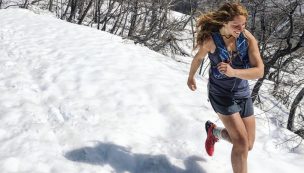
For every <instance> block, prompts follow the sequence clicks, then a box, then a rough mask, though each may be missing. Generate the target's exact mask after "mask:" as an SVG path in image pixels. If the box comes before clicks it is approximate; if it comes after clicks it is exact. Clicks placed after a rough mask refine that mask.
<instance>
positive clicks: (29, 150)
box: [0, 9, 304, 173]
mask: <svg viewBox="0 0 304 173" xmlns="http://www.w3.org/2000/svg"><path fill="white" fill-rule="evenodd" d="M0 55H1V56H0V71H1V72H0V93H1V94H0V144H1V145H0V170H1V172H3V173H13V172H18V173H23V172H29V173H62V172H69V173H78V172H79V173H80V172H81V173H93V172H98V173H100V172H130V173H146V172H155V173H181V172H183V173H186V172H187V173H214V172H217V173H224V172H232V170H231V167H230V149H231V144H228V143H227V142H225V141H221V142H219V143H218V144H217V145H216V151H215V155H214V156H213V157H208V156H207V154H206V153H205V151H204V139H205V137H206V134H205V132H204V131H203V124H204V122H205V121H206V120H208V119H210V120H212V121H215V122H216V123H217V124H218V125H220V126H221V123H220V121H219V120H218V118H217V116H216V114H215V113H214V112H213V110H212V109H211V106H210V104H209V103H208V101H207V94H206V93H207V89H206V83H207V79H206V78H198V81H197V82H198V86H199V89H198V91H196V92H192V91H190V90H189V89H188V88H187V86H186V80H187V75H188V69H189V65H187V64H182V63H178V62H175V61H173V60H171V59H170V58H168V57H165V56H163V55H161V54H158V53H155V52H153V51H151V50H149V49H147V48H145V47H142V46H140V45H134V44H133V43H132V41H129V40H123V39H121V38H120V37H117V36H114V35H111V34H108V33H105V32H101V31H98V30H95V29H91V28H88V27H85V26H79V25H75V24H71V23H67V22H65V21H61V20H58V19H55V18H52V17H50V16H43V15H36V14H34V13H32V12H30V11H27V10H21V9H7V10H0ZM256 112H257V113H261V111H259V110H258V109H256ZM260 116H262V114H261V115H260ZM263 116H266V115H264V114H263ZM263 120H264V119H263V118H261V117H258V122H257V126H258V129H257V139H256V144H255V148H254V149H253V150H252V151H251V152H250V156H249V172H267V173H287V172H292V173H300V170H302V169H303V163H304V155H303V153H302V154H301V152H303V150H302V148H303V146H300V147H299V150H298V151H297V153H290V152H288V150H287V149H285V148H282V147H276V143H278V141H282V142H284V138H286V139H287V138H288V137H289V136H290V133H289V132H288V131H287V130H285V129H281V128H277V127H276V126H274V125H273V124H272V123H271V122H270V123H268V122H265V121H263Z"/></svg>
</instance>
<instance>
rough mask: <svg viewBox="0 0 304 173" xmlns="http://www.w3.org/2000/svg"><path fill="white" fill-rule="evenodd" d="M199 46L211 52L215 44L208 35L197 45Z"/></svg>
mask: <svg viewBox="0 0 304 173" xmlns="http://www.w3.org/2000/svg"><path fill="white" fill-rule="evenodd" d="M199 48H200V49H204V50H206V51H207V52H208V53H213V52H214V51H215V48H216V46H215V44H214V41H213V39H212V37H211V36H210V37H208V38H207V39H205V40H204V42H203V43H202V44H201V45H199Z"/></svg>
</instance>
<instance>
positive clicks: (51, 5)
mask: <svg viewBox="0 0 304 173" xmlns="http://www.w3.org/2000/svg"><path fill="white" fill-rule="evenodd" d="M52 8H53V0H50V1H49V11H50V12H53V11H52Z"/></svg>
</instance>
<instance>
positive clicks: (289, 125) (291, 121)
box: [287, 88, 304, 131]
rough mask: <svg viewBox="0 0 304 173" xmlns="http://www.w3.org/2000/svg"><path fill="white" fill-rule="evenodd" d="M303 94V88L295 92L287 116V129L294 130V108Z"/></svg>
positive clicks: (295, 108)
mask: <svg viewBox="0 0 304 173" xmlns="http://www.w3.org/2000/svg"><path fill="white" fill-rule="evenodd" d="M303 96H304V88H302V89H301V91H300V92H299V93H298V94H297V96H296V98H295V99H294V101H293V103H292V105H291V108H290V113H289V117H288V123H287V129H289V130H290V131H295V129H294V121H295V116H296V110H297V108H298V106H299V103H300V102H301V101H302V99H303Z"/></svg>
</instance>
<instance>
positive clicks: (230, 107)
mask: <svg viewBox="0 0 304 173" xmlns="http://www.w3.org/2000/svg"><path fill="white" fill-rule="evenodd" d="M209 100H210V103H211V105H212V107H213V109H214V111H215V112H217V113H220V114H222V115H232V114H234V113H236V112H239V113H240V115H241V117H242V118H246V117H249V116H251V115H253V114H254V111H253V103H252V99H251V98H242V99H233V98H231V97H224V96H219V95H214V94H211V93H209Z"/></svg>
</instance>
